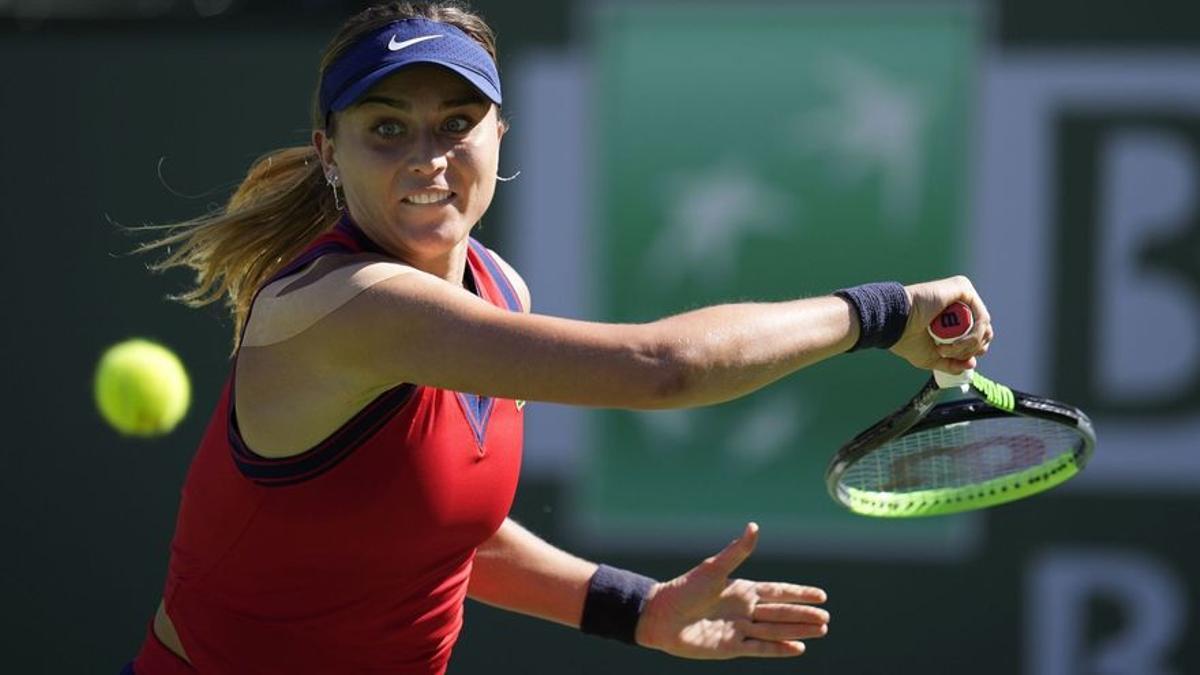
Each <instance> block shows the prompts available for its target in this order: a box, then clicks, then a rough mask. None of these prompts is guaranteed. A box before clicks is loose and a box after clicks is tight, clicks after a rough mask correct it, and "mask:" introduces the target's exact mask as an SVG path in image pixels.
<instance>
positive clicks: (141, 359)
mask: <svg viewBox="0 0 1200 675" xmlns="http://www.w3.org/2000/svg"><path fill="white" fill-rule="evenodd" d="M94 387H95V392H96V406H97V407H99V408H100V414H101V415H102V416H103V417H104V419H105V420H106V421H108V423H109V424H111V425H112V426H113V428H115V429H116V430H117V431H120V432H121V433H123V434H125V435H128V436H158V435H160V434H165V433H167V432H169V431H171V430H172V429H174V428H175V425H176V424H178V423H179V420H181V419H183V416H184V415H185V414H186V413H187V409H188V404H189V403H190V402H191V398H192V387H191V383H190V382H189V381H188V375H187V371H186V370H184V368H183V364H182V363H181V362H180V361H179V357H177V356H175V354H174V353H173V352H171V350H169V349H167V348H166V347H164V346H162V345H160V344H156V343H154V342H151V341H149V340H142V339H132V340H126V341H124V342H120V343H117V344H115V345H113V346H112V347H109V348H108V349H107V350H106V351H105V352H104V354H103V355H102V356H101V357H100V363H99V364H98V365H97V366H96V377H95V382H94Z"/></svg>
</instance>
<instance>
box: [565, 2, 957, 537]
mask: <svg viewBox="0 0 1200 675" xmlns="http://www.w3.org/2000/svg"><path fill="white" fill-rule="evenodd" d="M595 37H596V42H595V48H596V51H595V55H594V56H595V65H596V76H597V77H596V82H595V88H594V99H593V100H594V110H595V115H596V123H597V127H596V129H597V142H596V150H597V157H598V161H599V168H600V170H599V172H598V190H597V200H596V204H597V205H598V209H599V213H598V214H597V215H598V217H597V219H596V222H597V223H598V228H597V233H596V237H597V240H598V242H600V246H599V248H598V250H597V254H596V255H597V256H598V261H597V265H596V269H598V270H599V271H600V274H601V275H602V277H601V278H600V280H599V281H600V283H599V284H598V287H599V288H602V289H603V292H604V296H603V297H601V298H599V306H600V307H601V308H602V310H603V311H604V312H605V313H606V318H607V319H609V320H613V321H647V320H652V319H655V318H658V317H661V316H664V315H668V314H672V313H677V312H680V311H684V310H687V309H690V308H694V307H697V306H700V305H704V304H711V303H719V302H730V301H737V300H747V299H749V300H781V299H790V298H795V297H802V296H813V295H822V294H826V293H829V292H831V291H833V290H836V289H837V288H840V287H843V286H847V285H853V284H855V283H861V282H866V281H876V280H884V279H898V280H902V281H908V282H911V281H918V280H925V279H929V278H934V277H938V276H942V275H948V274H952V273H956V272H962V271H964V264H963V260H962V256H963V252H964V251H965V249H966V246H965V242H964V241H963V232H964V230H965V227H964V226H965V223H964V219H965V217H966V215H965V214H966V208H965V207H966V191H967V186H968V183H967V176H966V173H967V172H966V167H967V151H968V143H967V141H968V137H969V132H970V125H969V118H970V113H971V106H970V103H971V99H972V96H973V89H972V87H973V76H974V74H975V72H976V71H975V69H976V60H975V54H976V48H977V42H978V38H979V35H978V16H977V15H976V14H975V13H974V12H972V11H969V10H968V9H964V8H960V7H954V6H938V7H933V8H913V7H911V6H909V7H897V8H888V7H887V6H886V5H875V6H872V7H870V8H863V7H859V8H855V7H853V6H848V7H835V6H823V7H803V6H801V7H787V8H784V7H773V8H764V7H754V6H753V5H751V6H749V7H745V8H734V7H732V6H729V7H713V6H702V7H690V8H689V7H684V6H679V5H671V6H670V7H650V8H646V7H635V6H627V7H613V8H610V9H608V10H606V11H604V12H602V13H600V14H599V15H598V17H597V30H596V34H595ZM923 377H924V374H923V373H920V372H917V371H915V370H913V369H912V368H911V367H909V366H907V365H906V364H903V363H902V362H900V361H899V360H898V359H896V358H895V357H892V356H891V355H888V354H884V353H876V354H856V355H852V356H847V357H842V358H839V359H835V360H834V361H833V362H830V363H826V364H821V365H819V366H816V367H813V368H810V369H808V370H806V371H803V372H801V373H799V374H797V375H796V376H793V377H791V378H789V379H787V380H785V381H783V382H780V383H777V384H775V385H773V386H771V387H768V388H767V389H764V390H762V391H760V392H758V393H756V394H754V395H752V396H749V397H746V398H744V399H741V400H739V401H735V402H732V403H729V404H725V405H721V406H714V407H709V408H702V409H694V410H684V411H671V412H656V413H631V412H620V411H615V412H604V413H600V414H598V415H597V416H595V417H594V419H595V425H594V427H593V430H592V433H591V438H592V442H593V446H592V448H591V449H590V452H589V453H588V455H589V459H588V461H587V463H586V469H585V471H584V472H583V476H584V479H583V481H582V483H581V486H580V490H579V493H578V502H579V503H578V504H577V506H578V511H577V513H578V515H579V516H580V518H581V521H580V522H581V524H582V526H583V527H584V529H585V530H586V531H587V532H589V533H590V536H593V537H599V538H602V539H614V538H615V539H619V540H621V541H624V542H626V543H632V544H634V545H639V544H640V543H645V544H648V545H654V544H670V545H673V546H678V545H679V544H680V543H681V542H684V541H692V540H694V538H695V535H696V534H698V533H701V532H703V533H708V532H714V531H715V532H720V533H722V534H726V535H732V534H734V533H736V531H737V528H738V527H739V526H740V525H741V523H744V522H745V521H746V520H747V519H755V520H758V521H759V522H760V523H762V524H763V525H764V528H766V529H765V531H766V532H770V533H771V534H772V535H773V536H772V537H770V538H769V539H765V540H764V541H770V540H773V541H774V542H775V543H776V544H779V543H780V542H782V541H789V542H792V544H793V545H794V548H797V549H804V550H818V551H834V550H837V551H844V550H862V551H870V552H873V553H876V554H879V553H887V552H888V551H894V552H900V553H904V554H907V555H912V554H922V553H927V554H931V555H939V554H943V553H946V552H949V551H954V550H961V549H962V548H963V546H964V545H965V544H966V543H968V540H969V534H970V532H971V530H972V528H971V524H972V522H973V521H972V520H971V519H970V517H958V518H948V519H932V520H925V521H919V522H908V523H896V522H888V523H880V522H876V521H871V520H867V519H863V518H861V517H854V516H849V515H846V514H843V513H841V512H840V511H839V510H838V509H837V508H836V507H834V506H833V505H832V503H831V502H830V500H829V498H828V497H827V496H826V494H825V488H824V485H823V480H822V477H823V471H824V468H825V464H826V462H827V460H828V458H829V457H830V455H831V454H832V452H833V451H834V450H835V449H836V448H837V447H838V446H839V445H840V444H842V443H843V442H845V441H846V440H848V439H849V438H850V437H852V436H853V434H854V433H855V432H857V431H858V430H859V429H860V428H862V427H863V426H864V425H866V424H869V423H870V422H872V421H874V419H877V418H878V417H880V416H882V415H883V414H885V413H887V412H889V411H890V410H891V409H892V408H894V407H896V406H897V405H898V404H899V403H901V402H902V401H903V400H904V399H905V397H906V396H908V395H910V394H911V393H912V392H913V391H914V390H915V389H916V387H917V386H918V385H919V384H920V383H921V381H922V380H923ZM780 535H787V536H785V537H781V536H780ZM799 537H803V539H800V538H799Z"/></svg>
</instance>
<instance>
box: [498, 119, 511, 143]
mask: <svg viewBox="0 0 1200 675" xmlns="http://www.w3.org/2000/svg"><path fill="white" fill-rule="evenodd" d="M506 133H508V120H506V119H504V118H503V117H500V116H499V115H497V116H496V138H497V139H498V140H503V139H504V134H506Z"/></svg>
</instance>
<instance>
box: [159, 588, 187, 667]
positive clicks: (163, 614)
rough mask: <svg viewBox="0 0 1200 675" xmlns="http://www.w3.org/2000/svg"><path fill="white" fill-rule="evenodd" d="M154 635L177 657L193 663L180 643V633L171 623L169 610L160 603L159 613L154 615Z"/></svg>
mask: <svg viewBox="0 0 1200 675" xmlns="http://www.w3.org/2000/svg"><path fill="white" fill-rule="evenodd" d="M154 635H155V637H157V638H158V640H159V642H162V643H163V646H165V647H166V648H167V649H169V650H171V651H172V652H174V653H175V656H178V657H179V658H181V659H183V660H184V661H187V662H188V663H191V662H192V661H191V659H189V658H188V657H187V654H186V653H185V652H184V651H183V644H182V643H180V642H179V633H176V632H175V624H173V623H171V617H169V616H167V608H166V606H165V605H163V603H162V602H161V601H160V602H159V603H158V611H157V612H155V613H154Z"/></svg>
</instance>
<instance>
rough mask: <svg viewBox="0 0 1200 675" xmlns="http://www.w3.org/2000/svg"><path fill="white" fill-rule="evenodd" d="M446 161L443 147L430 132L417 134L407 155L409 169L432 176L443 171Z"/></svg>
mask: <svg viewBox="0 0 1200 675" xmlns="http://www.w3.org/2000/svg"><path fill="white" fill-rule="evenodd" d="M446 161H447V159H446V150H445V148H443V147H442V146H441V144H440V143H439V142H438V138H437V136H436V135H435V134H433V133H431V132H423V133H420V134H418V135H417V137H416V138H415V139H414V140H413V143H412V145H411V147H410V149H409V152H408V157H407V164H408V169H409V171H411V172H413V173H415V174H419V175H422V176H433V175H437V174H439V173H441V172H442V171H445V170H446Z"/></svg>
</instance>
